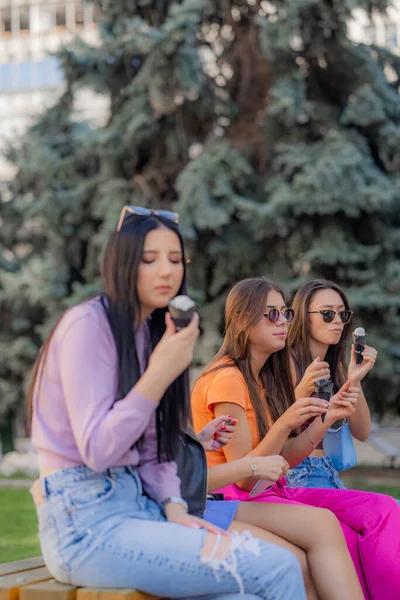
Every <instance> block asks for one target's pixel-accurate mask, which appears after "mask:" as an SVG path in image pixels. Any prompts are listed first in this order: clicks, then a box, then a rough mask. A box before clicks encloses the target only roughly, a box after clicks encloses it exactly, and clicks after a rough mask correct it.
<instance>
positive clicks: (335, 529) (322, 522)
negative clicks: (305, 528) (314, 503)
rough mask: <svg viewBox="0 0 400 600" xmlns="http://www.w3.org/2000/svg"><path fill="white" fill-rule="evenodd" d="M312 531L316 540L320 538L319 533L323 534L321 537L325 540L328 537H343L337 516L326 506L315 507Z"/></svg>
mask: <svg viewBox="0 0 400 600" xmlns="http://www.w3.org/2000/svg"><path fill="white" fill-rule="evenodd" d="M314 532H315V533H316V537H317V539H318V540H321V534H323V538H322V539H325V540H327V539H329V538H331V539H332V538H335V539H337V538H340V539H344V538H343V534H342V529H341V527H340V523H339V520H338V518H337V517H336V515H334V514H333V512H332V511H330V510H328V509H326V508H316V509H315V529H314Z"/></svg>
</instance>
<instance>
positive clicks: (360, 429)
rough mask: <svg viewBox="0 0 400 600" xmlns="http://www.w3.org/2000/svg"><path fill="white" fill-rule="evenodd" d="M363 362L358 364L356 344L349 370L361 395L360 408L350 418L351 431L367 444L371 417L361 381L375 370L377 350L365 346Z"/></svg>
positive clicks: (350, 377) (353, 382)
mask: <svg viewBox="0 0 400 600" xmlns="http://www.w3.org/2000/svg"><path fill="white" fill-rule="evenodd" d="M362 355H363V359H364V360H363V361H362V363H360V364H357V363H356V353H355V349H354V344H353V345H352V347H351V355H350V363H349V368H348V378H349V379H350V381H351V385H354V386H358V387H359V388H360V393H359V396H358V406H357V408H356V411H355V413H354V415H352V416H351V417H350V418H349V424H350V430H351V433H352V435H353V436H354V437H355V438H356V439H357V440H360V442H365V441H366V440H367V439H368V437H369V434H370V432H371V415H370V412H369V408H368V404H367V401H366V399H365V396H364V392H363V391H362V388H361V381H362V380H363V379H364V377H365V376H366V375H367V373H369V371H370V370H371V369H373V367H374V365H375V361H376V359H377V356H378V353H377V351H376V350H375V348H372V347H371V346H365V348H364V351H363V353H362Z"/></svg>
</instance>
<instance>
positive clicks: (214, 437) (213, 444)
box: [197, 415, 237, 451]
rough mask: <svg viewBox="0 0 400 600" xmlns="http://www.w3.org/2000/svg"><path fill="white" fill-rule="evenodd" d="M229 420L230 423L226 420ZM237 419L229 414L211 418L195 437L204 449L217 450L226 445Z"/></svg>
mask: <svg viewBox="0 0 400 600" xmlns="http://www.w3.org/2000/svg"><path fill="white" fill-rule="evenodd" d="M227 421H230V423H231V424H230V425H227V424H226V422H227ZM236 424H237V421H236V419H234V418H233V417H230V416H229V415H221V416H220V417H217V418H216V419H213V420H212V421H210V423H208V425H206V426H205V427H204V428H203V429H202V430H201V431H200V432H199V433H198V434H197V439H198V440H199V442H200V443H201V444H202V445H203V448H204V450H206V451H209V450H219V449H220V448H223V447H224V446H226V444H227V443H228V442H229V441H230V439H231V437H232V436H233V434H234V432H235V427H236Z"/></svg>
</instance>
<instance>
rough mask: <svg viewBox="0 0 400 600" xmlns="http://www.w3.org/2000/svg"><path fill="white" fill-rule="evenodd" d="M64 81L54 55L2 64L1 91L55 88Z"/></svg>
mask: <svg viewBox="0 0 400 600" xmlns="http://www.w3.org/2000/svg"><path fill="white" fill-rule="evenodd" d="M62 83H63V72H62V70H61V69H60V66H59V63H58V60H57V59H56V58H55V57H53V56H49V57H47V58H45V59H44V60H26V61H24V62H20V63H8V64H0V93H1V92H16V91H18V90H22V91H24V90H35V89H36V90H38V89H43V88H55V87H59V86H61V85H62Z"/></svg>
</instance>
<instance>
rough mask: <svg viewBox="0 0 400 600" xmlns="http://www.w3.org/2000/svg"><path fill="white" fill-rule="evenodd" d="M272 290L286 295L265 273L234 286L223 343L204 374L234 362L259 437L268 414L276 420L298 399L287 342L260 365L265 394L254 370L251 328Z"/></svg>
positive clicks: (262, 314)
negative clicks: (240, 374)
mask: <svg viewBox="0 0 400 600" xmlns="http://www.w3.org/2000/svg"><path fill="white" fill-rule="evenodd" d="M272 290H275V291H276V292H278V293H279V294H281V295H282V297H283V298H285V295H284V292H283V290H282V289H281V288H280V287H279V286H278V285H276V283H274V282H273V281H270V280H269V279H266V278H265V277H257V278H251V279H244V280H243V281H239V283H237V284H236V285H235V286H234V287H233V288H232V290H231V291H230V292H229V295H228V298H227V300H226V305H225V337H224V341H223V344H222V346H221V348H220V350H219V351H218V353H217V354H216V356H215V357H214V358H213V360H212V361H211V362H210V363H209V365H207V367H206V368H205V370H204V372H203V373H202V376H203V375H206V374H207V373H210V372H213V371H217V370H219V369H223V368H225V367H228V366H232V364H233V365H235V366H236V367H237V368H238V369H239V370H240V372H241V373H242V375H243V377H244V380H245V382H246V385H247V389H248V391H249V396H250V401H251V404H252V406H253V408H254V412H255V415H256V422H257V428H258V434H259V437H260V440H261V439H263V437H264V436H265V435H266V433H267V431H268V428H269V425H268V414H269V415H270V417H271V419H272V421H273V422H275V421H276V420H277V419H279V417H280V416H281V415H282V414H283V413H284V412H285V411H286V410H287V409H288V408H289V407H290V406H291V405H292V404H293V402H294V401H295V397H294V391H293V384H292V379H291V376H290V364H289V352H288V349H287V348H286V346H285V347H284V348H283V349H282V350H279V351H278V352H274V353H273V354H271V356H270V357H269V358H268V359H267V360H266V361H265V363H264V365H263V367H262V368H261V371H260V378H261V381H262V384H263V388H264V391H265V395H264V396H261V395H260V389H259V386H258V384H257V381H256V379H255V378H254V375H253V373H252V370H251V352H250V342H249V336H250V332H251V330H252V328H253V327H254V325H256V324H257V323H258V322H259V321H260V320H261V319H263V318H264V313H265V303H266V299H267V296H268V294H269V293H270V292H271V291H272ZM224 358H225V359H228V360H227V361H222V363H221V359H224ZM217 363H220V364H217Z"/></svg>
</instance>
